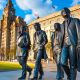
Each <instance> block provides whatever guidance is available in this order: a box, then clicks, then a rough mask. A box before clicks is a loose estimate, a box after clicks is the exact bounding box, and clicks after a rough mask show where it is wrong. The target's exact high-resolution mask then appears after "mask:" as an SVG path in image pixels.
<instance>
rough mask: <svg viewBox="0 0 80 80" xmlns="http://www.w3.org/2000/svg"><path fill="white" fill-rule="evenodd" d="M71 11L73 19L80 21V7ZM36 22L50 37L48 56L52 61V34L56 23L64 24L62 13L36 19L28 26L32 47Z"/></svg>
mask: <svg viewBox="0 0 80 80" xmlns="http://www.w3.org/2000/svg"><path fill="white" fill-rule="evenodd" d="M70 10H71V16H72V17H75V18H79V19H80V5H76V6H74V7H71V8H70ZM35 22H39V23H40V24H41V28H42V30H44V31H46V34H47V37H48V44H47V47H48V49H47V54H48V56H49V58H50V59H51V58H52V50H51V47H50V43H51V33H52V32H53V30H54V27H53V26H54V23H56V22H59V23H62V22H63V18H62V16H61V11H59V12H55V13H53V14H50V15H48V16H46V17H43V18H39V19H36V20H34V21H32V22H31V23H30V24H29V25H28V26H29V31H30V38H31V43H32V45H33V34H34V32H35V30H34V27H33V25H34V23H35Z"/></svg>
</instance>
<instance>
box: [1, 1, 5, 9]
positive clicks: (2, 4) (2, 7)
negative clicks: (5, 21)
mask: <svg viewBox="0 0 80 80" xmlns="http://www.w3.org/2000/svg"><path fill="white" fill-rule="evenodd" d="M5 4H6V0H0V10H3V9H4V5H5Z"/></svg>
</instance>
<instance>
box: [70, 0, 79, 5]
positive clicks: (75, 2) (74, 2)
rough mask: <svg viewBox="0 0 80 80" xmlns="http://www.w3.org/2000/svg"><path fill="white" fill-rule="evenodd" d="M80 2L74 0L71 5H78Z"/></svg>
mask: <svg viewBox="0 0 80 80" xmlns="http://www.w3.org/2000/svg"><path fill="white" fill-rule="evenodd" d="M79 2H80V0H73V2H72V4H71V6H74V5H77V4H78V3H79Z"/></svg>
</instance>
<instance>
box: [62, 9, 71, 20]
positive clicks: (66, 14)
mask: <svg viewBox="0 0 80 80" xmlns="http://www.w3.org/2000/svg"><path fill="white" fill-rule="evenodd" d="M61 15H62V17H63V18H64V19H65V18H69V17H70V10H69V9H68V8H64V9H63V10H62V11H61Z"/></svg>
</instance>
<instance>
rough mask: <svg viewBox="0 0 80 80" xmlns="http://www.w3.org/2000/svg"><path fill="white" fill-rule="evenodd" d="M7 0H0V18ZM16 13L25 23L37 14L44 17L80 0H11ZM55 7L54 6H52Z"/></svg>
mask: <svg viewBox="0 0 80 80" xmlns="http://www.w3.org/2000/svg"><path fill="white" fill-rule="evenodd" d="M7 1H8V0H0V19H1V17H2V14H3V10H4V7H5V5H6V3H7ZM12 3H13V4H14V8H15V10H16V15H17V16H21V17H22V18H24V20H25V21H26V23H29V22H31V21H32V20H34V19H36V17H37V16H40V17H44V16H47V15H49V14H52V13H54V12H56V11H59V10H61V9H63V8H64V7H72V6H74V5H77V4H79V3H80V0H12ZM54 7H55V8H54Z"/></svg>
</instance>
